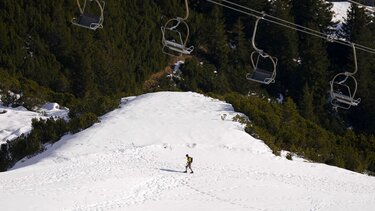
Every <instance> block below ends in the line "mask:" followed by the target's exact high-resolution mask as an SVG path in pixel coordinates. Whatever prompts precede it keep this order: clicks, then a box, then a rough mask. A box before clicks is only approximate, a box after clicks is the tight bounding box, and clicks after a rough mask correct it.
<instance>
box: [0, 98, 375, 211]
mask: <svg viewBox="0 0 375 211" xmlns="http://www.w3.org/2000/svg"><path fill="white" fill-rule="evenodd" d="M224 114H226V115H227V116H226V118H222V117H224V116H225V115H224ZM234 115H236V113H235V112H234V111H233V108H232V106H231V105H229V104H226V103H224V102H220V101H218V100H214V99H211V98H208V97H204V96H202V95H200V94H196V93H173V92H161V93H154V94H147V95H142V96H139V97H136V98H135V97H132V98H128V99H124V100H123V102H122V105H121V108H119V109H117V110H115V111H113V112H111V113H109V114H107V115H105V116H104V117H103V118H102V120H101V123H98V124H96V125H94V126H93V127H91V128H89V129H87V130H85V131H82V132H81V133H78V134H75V135H70V136H66V137H64V138H62V140H61V141H59V142H57V143H56V144H55V145H53V146H52V147H50V148H49V149H48V150H47V151H46V152H44V153H42V154H40V155H38V156H36V157H33V158H31V159H29V160H27V161H25V162H23V163H18V164H17V165H16V166H15V167H14V168H13V169H12V170H10V171H8V172H4V173H0V209H1V210H7V211H11V210H38V211H40V210H163V211H164V210H189V211H190V210H215V211H216V210H288V211H289V210H375V178H373V177H369V176H365V175H361V174H357V173H354V172H350V171H346V170H343V169H339V168H336V167H331V166H327V165H323V164H315V163H308V162H303V161H301V160H299V161H289V160H286V159H285V158H281V157H276V156H274V155H272V153H271V151H270V149H269V148H268V147H267V146H266V145H265V144H264V143H263V142H262V141H260V140H256V139H254V138H252V137H251V136H249V135H248V134H246V133H245V132H244V131H243V127H242V126H241V125H240V124H239V123H236V122H233V121H231V118H232V117H233V116H234ZM187 153H188V154H189V155H191V156H192V157H193V158H194V162H193V170H194V174H185V173H181V172H182V171H183V170H184V164H185V154H187Z"/></svg>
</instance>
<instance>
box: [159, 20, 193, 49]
mask: <svg viewBox="0 0 375 211" xmlns="http://www.w3.org/2000/svg"><path fill="white" fill-rule="evenodd" d="M180 26H183V27H184V29H185V30H186V37H185V39H183V35H182V33H181V31H182V30H183V28H181V27H180ZM161 32H162V37H163V38H162V44H163V53H165V54H168V55H171V56H181V55H183V54H185V55H189V54H190V53H191V52H192V51H193V50H194V46H190V47H186V43H187V41H188V40H189V26H188V24H187V23H186V22H185V21H184V20H183V19H182V18H174V19H171V20H169V21H168V22H167V23H166V24H165V26H163V27H161Z"/></svg>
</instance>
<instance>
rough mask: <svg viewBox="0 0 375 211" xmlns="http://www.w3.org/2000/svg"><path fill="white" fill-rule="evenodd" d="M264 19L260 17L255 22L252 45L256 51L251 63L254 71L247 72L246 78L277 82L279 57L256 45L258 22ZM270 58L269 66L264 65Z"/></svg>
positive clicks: (266, 82) (259, 81)
mask: <svg viewBox="0 0 375 211" xmlns="http://www.w3.org/2000/svg"><path fill="white" fill-rule="evenodd" d="M260 19H262V17H258V18H257V20H256V22H255V27H254V32H253V38H252V45H253V48H254V51H253V52H252V53H251V56H250V59H251V65H252V70H253V71H252V72H251V73H248V74H246V79H247V80H250V81H254V82H257V83H262V84H270V83H275V78H276V67H277V61H278V60H277V58H276V57H272V56H270V55H269V54H267V53H266V52H264V51H263V50H262V49H259V48H257V46H256V45H255V36H256V33H257V29H258V23H259V21H260ZM267 60H268V64H269V65H268V66H265V65H264V61H267Z"/></svg>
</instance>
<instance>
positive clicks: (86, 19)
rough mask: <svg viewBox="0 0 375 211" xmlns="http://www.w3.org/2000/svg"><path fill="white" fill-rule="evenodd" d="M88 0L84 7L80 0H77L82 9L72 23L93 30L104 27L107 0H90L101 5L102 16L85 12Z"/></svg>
mask: <svg viewBox="0 0 375 211" xmlns="http://www.w3.org/2000/svg"><path fill="white" fill-rule="evenodd" d="M86 1H87V0H85V2H84V4H83V7H81V4H80V2H79V0H77V5H78V8H79V10H80V15H79V16H78V17H77V18H73V19H72V24H73V25H76V26H79V27H83V28H86V29H91V30H97V29H101V28H103V22H104V14H103V13H104V6H105V2H104V1H101V2H99V0H89V1H90V2H94V1H95V2H96V4H97V5H98V6H99V9H100V16H95V15H90V14H87V13H85V9H86Z"/></svg>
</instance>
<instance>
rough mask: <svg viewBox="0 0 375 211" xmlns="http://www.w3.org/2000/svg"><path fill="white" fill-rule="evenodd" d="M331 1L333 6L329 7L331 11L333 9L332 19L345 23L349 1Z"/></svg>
mask: <svg viewBox="0 0 375 211" xmlns="http://www.w3.org/2000/svg"><path fill="white" fill-rule="evenodd" d="M331 3H332V4H333V7H332V9H331V11H333V18H332V21H333V22H340V23H341V24H342V23H345V22H346V21H345V20H346V18H347V16H348V10H349V8H350V5H351V3H349V2H331ZM341 24H340V25H341Z"/></svg>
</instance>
